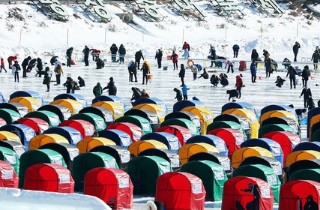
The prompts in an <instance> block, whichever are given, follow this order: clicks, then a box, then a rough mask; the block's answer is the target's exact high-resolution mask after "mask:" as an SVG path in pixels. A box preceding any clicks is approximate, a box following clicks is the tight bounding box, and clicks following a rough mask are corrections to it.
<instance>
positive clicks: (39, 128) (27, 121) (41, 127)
mask: <svg viewBox="0 0 320 210" xmlns="http://www.w3.org/2000/svg"><path fill="white" fill-rule="evenodd" d="M17 122H18V123H21V124H23V125H26V126H29V127H30V128H32V129H33V130H34V132H35V133H36V134H41V133H43V132H44V131H45V130H47V129H49V128H50V126H49V123H47V122H46V121H44V120H43V119H40V118H34V117H28V118H20V119H18V120H17Z"/></svg>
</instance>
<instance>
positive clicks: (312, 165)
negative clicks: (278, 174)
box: [286, 159, 320, 180]
mask: <svg viewBox="0 0 320 210" xmlns="http://www.w3.org/2000/svg"><path fill="white" fill-rule="evenodd" d="M303 169H320V159H311V160H299V161H296V162H294V163H292V164H291V165H290V166H289V167H288V168H287V170H286V173H287V174H286V175H287V178H288V180H289V177H290V176H291V174H293V173H295V172H297V171H299V170H303Z"/></svg>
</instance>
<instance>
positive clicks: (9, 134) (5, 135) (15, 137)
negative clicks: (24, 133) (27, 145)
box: [0, 131, 22, 144]
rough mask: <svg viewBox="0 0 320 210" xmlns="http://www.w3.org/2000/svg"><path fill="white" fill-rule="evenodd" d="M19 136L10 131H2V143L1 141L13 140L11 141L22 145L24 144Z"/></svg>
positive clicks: (0, 135) (0, 132) (0, 136)
mask: <svg viewBox="0 0 320 210" xmlns="http://www.w3.org/2000/svg"><path fill="white" fill-rule="evenodd" d="M17 134H18V133H17ZM17 134H16V133H13V132H10V131H0V141H1V140H11V141H16V142H19V143H20V144H22V142H21V138H20V136H18V135H17Z"/></svg>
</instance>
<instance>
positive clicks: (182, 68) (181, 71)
mask: <svg viewBox="0 0 320 210" xmlns="http://www.w3.org/2000/svg"><path fill="white" fill-rule="evenodd" d="M185 75H186V69H185V68H184V64H181V65H180V71H179V77H180V79H181V86H180V87H182V86H183V85H184V77H185Z"/></svg>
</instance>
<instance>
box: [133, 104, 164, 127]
mask: <svg viewBox="0 0 320 210" xmlns="http://www.w3.org/2000/svg"><path fill="white" fill-rule="evenodd" d="M132 109H140V110H149V111H151V112H153V113H155V114H156V115H157V117H158V120H159V122H160V123H162V122H163V121H164V117H165V116H166V114H167V112H166V110H165V109H164V108H163V107H162V106H160V105H157V104H138V105H135V106H133V107H132Z"/></svg>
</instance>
